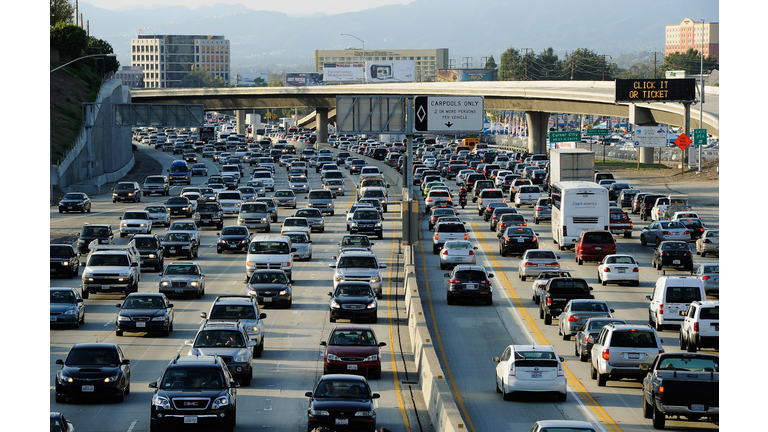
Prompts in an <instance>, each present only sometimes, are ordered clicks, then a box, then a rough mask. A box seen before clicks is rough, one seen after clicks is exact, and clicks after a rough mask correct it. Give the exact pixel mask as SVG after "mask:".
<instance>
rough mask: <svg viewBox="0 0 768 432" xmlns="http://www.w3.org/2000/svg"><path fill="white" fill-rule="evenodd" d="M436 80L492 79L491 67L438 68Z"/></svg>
mask: <svg viewBox="0 0 768 432" xmlns="http://www.w3.org/2000/svg"><path fill="white" fill-rule="evenodd" d="M437 81H438V82H464V81H493V69H440V70H438V71H437Z"/></svg>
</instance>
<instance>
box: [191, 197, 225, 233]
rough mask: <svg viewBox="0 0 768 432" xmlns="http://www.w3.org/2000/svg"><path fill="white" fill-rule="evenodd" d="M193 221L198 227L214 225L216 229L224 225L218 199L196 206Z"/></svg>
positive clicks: (222, 212)
mask: <svg viewBox="0 0 768 432" xmlns="http://www.w3.org/2000/svg"><path fill="white" fill-rule="evenodd" d="M195 223H196V224H197V226H199V227H204V226H215V227H216V228H217V229H222V228H223V227H224V211H222V210H221V204H219V202H218V201H206V202H204V203H202V204H200V205H198V206H197V210H196V211H195Z"/></svg>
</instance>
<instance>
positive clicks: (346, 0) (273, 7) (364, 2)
mask: <svg viewBox="0 0 768 432" xmlns="http://www.w3.org/2000/svg"><path fill="white" fill-rule="evenodd" d="M413 1H414V0H324V1H317V0H291V1H275V0H270V1H267V0H213V1H206V0H160V1H153V0H88V1H82V0H81V2H82V3H90V4H92V5H94V6H97V7H100V8H102V9H109V10H117V9H121V8H124V7H130V8H142V7H148V6H153V5H163V6H187V7H189V8H190V9H196V8H198V7H200V6H210V5H212V4H217V3H225V4H238V3H240V4H243V5H245V7H247V8H248V9H253V10H265V11H275V12H284V13H287V14H291V15H301V14H311V13H315V12H324V13H327V14H329V15H330V14H338V13H344V12H356V11H361V10H364V9H370V8H374V7H378V6H386V5H393V4H408V3H411V2H413ZM72 3H74V0H73V1H72Z"/></svg>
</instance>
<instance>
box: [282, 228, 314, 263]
mask: <svg viewBox="0 0 768 432" xmlns="http://www.w3.org/2000/svg"><path fill="white" fill-rule="evenodd" d="M284 235H285V236H287V237H288V238H290V239H291V247H293V248H295V249H296V252H294V253H293V259H294V260H304V261H309V260H311V259H312V240H310V238H309V234H307V233H304V232H292V231H286V232H285V233H284Z"/></svg>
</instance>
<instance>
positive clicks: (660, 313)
mask: <svg viewBox="0 0 768 432" xmlns="http://www.w3.org/2000/svg"><path fill="white" fill-rule="evenodd" d="M645 299H646V300H648V301H649V303H648V324H649V325H651V326H653V327H655V328H656V331H662V330H663V329H665V328H669V327H670V326H673V325H680V324H682V323H683V321H684V318H682V317H683V316H684V315H681V312H685V311H686V310H688V307H689V306H690V305H691V303H693V302H695V301H703V300H706V299H707V293H706V292H705V291H704V283H703V282H702V281H701V279H699V278H697V277H695V276H666V275H663V276H661V277H659V278H658V279H656V283H655V284H654V288H653V292H652V293H651V295H647V296H645Z"/></svg>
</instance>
